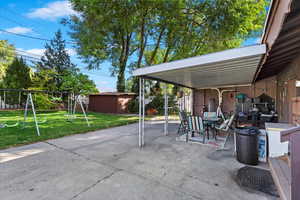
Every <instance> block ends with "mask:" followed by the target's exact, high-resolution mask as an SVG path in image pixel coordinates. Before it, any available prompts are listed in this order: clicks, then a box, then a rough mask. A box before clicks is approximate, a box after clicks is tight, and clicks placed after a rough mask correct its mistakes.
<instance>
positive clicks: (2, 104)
mask: <svg viewBox="0 0 300 200" xmlns="http://www.w3.org/2000/svg"><path fill="white" fill-rule="evenodd" d="M36 94H43V95H46V96H47V97H49V96H52V97H56V99H60V100H62V101H63V99H66V98H67V100H66V101H64V102H65V103H64V108H66V111H67V114H66V115H65V117H66V118H67V119H66V121H67V122H73V120H74V119H75V118H76V108H77V106H78V105H79V106H80V109H81V111H82V113H83V115H84V118H85V121H86V123H87V126H90V123H89V120H88V117H87V114H86V111H85V108H84V106H83V102H82V99H83V96H81V95H79V94H74V93H73V92H52V91H44V90H20V89H0V111H1V110H23V109H24V120H23V122H22V123H20V122H19V121H18V122H16V123H14V124H8V123H0V128H12V127H16V126H20V125H22V128H26V123H27V118H28V111H29V110H31V111H32V113H33V119H34V123H35V127H36V133H37V135H38V136H40V129H39V124H43V123H47V119H46V118H45V119H43V120H42V121H39V117H38V116H37V110H36V105H35V98H34V97H35V96H36ZM25 99H26V101H25V104H24V101H23V100H25ZM65 104H67V105H66V106H65Z"/></svg>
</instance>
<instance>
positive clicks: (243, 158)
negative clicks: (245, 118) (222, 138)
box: [235, 127, 259, 165]
mask: <svg viewBox="0 0 300 200" xmlns="http://www.w3.org/2000/svg"><path fill="white" fill-rule="evenodd" d="M235 131H236V156H237V160H238V161H239V162H241V163H244V164H247V165H257V164H258V134H259V129H258V128H257V127H243V128H236V129H235Z"/></svg>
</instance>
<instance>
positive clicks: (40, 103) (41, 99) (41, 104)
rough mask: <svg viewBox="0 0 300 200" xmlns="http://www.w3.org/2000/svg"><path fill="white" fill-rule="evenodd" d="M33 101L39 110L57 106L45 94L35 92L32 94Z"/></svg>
mask: <svg viewBox="0 0 300 200" xmlns="http://www.w3.org/2000/svg"><path fill="white" fill-rule="evenodd" d="M33 103H34V105H35V107H36V108H37V109H40V110H51V109H55V108H56V107H57V104H56V103H53V102H52V101H51V100H50V98H49V97H48V95H46V94H35V95H34V96H33Z"/></svg>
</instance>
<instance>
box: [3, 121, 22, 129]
mask: <svg viewBox="0 0 300 200" xmlns="http://www.w3.org/2000/svg"><path fill="white" fill-rule="evenodd" d="M18 125H19V122H17V123H15V124H10V125H9V124H0V128H12V127H16V126H18Z"/></svg>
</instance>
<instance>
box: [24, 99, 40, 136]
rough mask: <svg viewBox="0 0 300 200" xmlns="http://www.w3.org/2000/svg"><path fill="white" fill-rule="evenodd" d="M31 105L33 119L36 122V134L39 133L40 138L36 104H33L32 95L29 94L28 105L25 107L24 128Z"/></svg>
mask: <svg viewBox="0 0 300 200" xmlns="http://www.w3.org/2000/svg"><path fill="white" fill-rule="evenodd" d="M29 103H30V104H31V108H32V112H33V118H34V122H35V127H36V132H37V135H38V136H40V129H39V124H38V121H37V117H36V112H35V108H34V104H33V100H32V95H31V93H29V94H28V95H27V100H26V105H25V112H24V126H25V123H26V119H27V113H28V105H29Z"/></svg>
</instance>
